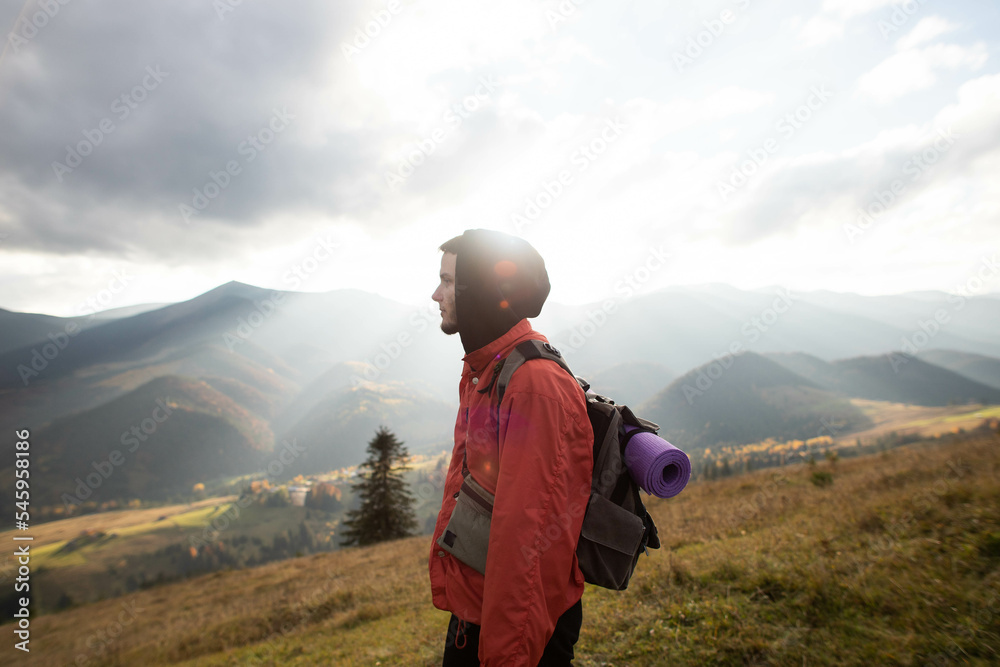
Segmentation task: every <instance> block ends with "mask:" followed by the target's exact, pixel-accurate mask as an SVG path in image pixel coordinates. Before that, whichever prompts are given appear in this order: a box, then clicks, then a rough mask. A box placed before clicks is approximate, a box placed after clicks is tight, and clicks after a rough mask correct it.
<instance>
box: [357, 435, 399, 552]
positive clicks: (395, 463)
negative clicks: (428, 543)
mask: <svg viewBox="0 0 1000 667" xmlns="http://www.w3.org/2000/svg"><path fill="white" fill-rule="evenodd" d="M408 455H409V453H408V452H407V451H406V447H404V446H403V443H401V442H399V441H398V440H397V439H396V436H395V435H394V434H393V433H392V431H390V430H389V429H387V428H385V427H384V426H382V427H379V429H378V431H376V433H375V437H374V438H372V440H371V441H370V442H369V443H368V458H367V459H366V460H365V462H364V463H362V464H361V465H360V466H359V471H358V472H359V475H360V476H361V481H359V482H358V483H357V484H355V485H354V487H353V488H354V491H355V492H356V493H357V494H358V496H360V498H361V507H359V508H358V509H356V510H351V511H349V512H348V513H347V518H346V519H344V526H345V530H344V533H343V537H344V540H343V544H344V546H351V545H358V546H365V545H368V544H375V543H376V542H384V541H386V540H396V539H399V538H401V537H407V536H409V535H412V534H413V531H414V530H415V529H416V527H417V520H416V516H415V515H414V512H413V496H412V495H411V494H410V491H409V489H407V487H406V482H405V481H404V480H403V475H402V473H403V472H405V471H406V470H409V469H410V468H409V467H408V466H407V465H406V464H405V461H406V457H407V456H408Z"/></svg>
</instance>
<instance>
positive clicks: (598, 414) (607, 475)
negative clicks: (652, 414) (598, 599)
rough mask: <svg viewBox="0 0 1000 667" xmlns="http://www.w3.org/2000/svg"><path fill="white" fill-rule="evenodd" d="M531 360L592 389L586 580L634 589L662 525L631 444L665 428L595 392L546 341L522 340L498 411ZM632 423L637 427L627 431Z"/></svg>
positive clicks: (510, 361) (500, 386) (583, 560)
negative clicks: (648, 502)
mask: <svg viewBox="0 0 1000 667" xmlns="http://www.w3.org/2000/svg"><path fill="white" fill-rule="evenodd" d="M531 359H550V360H551V361H554V362H556V363H557V364H559V365H560V366H562V367H563V369H565V370H566V372H567V373H569V374H570V377H572V378H573V379H575V380H576V381H577V382H578V383H579V385H580V387H581V388H582V389H583V391H584V392H585V393H586V396H587V416H588V417H589V418H590V424H591V426H592V427H593V429H594V475H593V479H592V482H591V490H590V500H589V501H588V503H587V511H586V514H584V517H583V528H582V530H581V531H580V542H579V544H578V545H577V549H576V557H577V560H578V561H579V563H580V570H581V571H582V572H583V577H584V580H585V581H587V582H588V583H591V584H595V585H597V586H602V587H604V588H610V589H612V590H618V591H623V590H625V589H626V588H628V582H629V579H630V578H631V576H632V572H633V571H634V570H635V565H636V563H637V562H638V560H639V554H641V553H647V554H648V549H659V548H660V540H659V537H658V536H657V533H656V524H654V523H653V519H652V517H651V516H650V515H649V512H648V511H646V506H645V505H643V503H642V498H640V496H639V485H638V484H636V483H635V480H633V479H632V475H631V474H629V471H628V469H627V468H626V467H625V446H626V445H627V444H628V441H629V439H631V437H632V436H633V435H635V434H636V433H641V432H643V431H648V432H650V433H656V432H658V431H659V430H660V427H659V426H658V425H657V424H654V423H653V422H651V421H648V420H646V419H642V418H640V417H636V416H635V414H634V413H633V412H632V411H631V410H630V409H629V408H628V407H627V406H624V405H616V404H615V402H614V401H613V400H612V399H610V398H608V397H607V396H602V395H600V394H596V393H594V392H591V391H589V389H590V384H589V383H588V382H587V381H586V380H584V379H582V378H578V377H576V376H575V375H573V371H571V370H570V368H569V365H567V363H566V360H565V359H563V356H562V353H561V352H559V350H557V349H556V348H555V347H553V346H552V345H551V344H549V343H546V342H543V341H540V340H527V341H524V342H523V343H520V344H519V345H517V347H515V348H514V351H513V352H511V353H510V354H509V355H508V356H507V357H506V358H505V359H504V360H503V362H502V363H503V366H502V367H501V372H500V377H499V379H498V380H497V402H496V405H497V411H498V412H499V409H500V402H501V401H502V400H503V395H504V392H505V391H506V389H507V385H508V383H510V378H511V376H512V375H514V372H515V371H516V370H517V369H518V368H520V367H521V365H522V364H523V363H524V362H526V361H529V360H531ZM498 423H499V422H498ZM626 426H634V427H636V428H635V429H634V430H632V431H630V432H628V433H626V432H625V427H626Z"/></svg>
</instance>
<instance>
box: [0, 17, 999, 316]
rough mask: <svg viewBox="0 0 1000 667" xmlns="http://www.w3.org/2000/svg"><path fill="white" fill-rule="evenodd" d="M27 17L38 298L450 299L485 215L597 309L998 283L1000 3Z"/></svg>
mask: <svg viewBox="0 0 1000 667" xmlns="http://www.w3.org/2000/svg"><path fill="white" fill-rule="evenodd" d="M0 8H2V9H0V22H2V25H4V26H6V27H7V28H8V29H9V32H8V33H7V35H6V39H5V42H4V50H3V55H2V56H0V128H3V131H2V132H0V286H2V288H0V307H2V308H6V309H9V310H15V311H22V312H41V313H48V314H52V315H60V316H69V315H77V314H83V313H86V312H91V308H90V307H89V306H87V305H86V304H87V303H88V299H89V300H90V303H91V304H92V303H93V299H94V298H95V296H97V295H100V296H101V301H100V305H101V306H102V307H106V308H114V307H121V306H128V305H132V304H141V303H164V302H176V301H181V300H185V299H189V298H192V297H194V296H196V295H198V294H201V293H203V292H205V291H208V290H210V289H212V288H214V287H216V286H218V285H220V284H223V283H226V282H228V281H231V280H237V281H240V282H245V283H249V284H252V285H257V286H260V287H265V288H269V289H282V290H299V291H307V292H323V291H328V290H334V289H342V288H356V289H363V290H367V291H370V292H375V293H378V294H380V295H382V296H385V297H388V298H390V299H394V300H396V301H400V302H403V303H411V304H414V305H426V304H427V303H428V302H429V298H430V294H431V293H432V292H433V290H434V288H435V287H436V283H437V272H438V267H439V262H440V252H439V251H438V249H437V248H438V246H439V245H440V244H441V243H442V242H444V241H445V240H447V239H449V238H451V237H452V236H455V235H457V234H461V233H462V231H463V230H465V229H468V228H477V227H486V228H492V229H500V230H503V231H507V232H509V233H512V234H517V235H519V236H523V237H524V238H526V239H527V240H528V241H529V242H531V243H532V244H533V245H534V246H535V247H536V248H537V249H538V250H539V252H540V253H541V254H542V256H543V257H544V258H545V261H546V266H547V268H548V271H549V276H550V281H551V283H552V291H551V293H550V297H549V298H550V300H554V301H558V302H562V303H569V304H574V303H586V302H594V301H597V300H600V299H603V298H607V297H611V296H614V295H616V294H624V293H625V291H626V290H625V289H624V288H623V285H624V284H629V285H631V286H632V287H633V288H634V289H630V290H629V293H636V292H638V291H639V290H648V291H652V290H656V289H663V288H673V287H677V286H685V285H699V284H706V283H726V284H730V285H733V286H735V287H738V288H741V289H762V288H765V287H769V286H773V285H781V286H784V287H787V288H789V289H792V290H798V291H812V290H833V291H838V292H857V293H861V294H897V293H904V292H908V291H917V290H941V291H955V290H956V289H959V287H960V286H962V285H968V284H969V279H970V277H971V276H976V275H978V276H979V277H980V278H981V279H982V280H981V281H978V282H976V283H975V284H976V285H977V289H980V290H981V291H982V292H983V293H987V292H997V291H1000V269H997V268H996V267H997V265H996V253H997V252H998V251H1000V247H998V246H1000V233H998V231H1000V229H998V227H1000V225H998V214H1000V188H998V187H997V186H996V183H998V182H1000V57H998V56H1000V54H998V36H1000V5H998V4H997V3H983V2H971V1H959V2H950V3H945V2H941V1H940V0H923V1H921V0H909V1H908V2H895V3H894V2H888V1H883V0H868V1H863V0H819V1H809V0H807V1H802V0H799V1H797V2H792V1H791V0H724V1H721V2H716V1H709V2H705V1H702V2H694V1H691V2H670V3H665V2H661V1H653V0H650V1H643V2H614V3H612V2H598V1H596V0H594V1H591V0H576V1H574V0H563V1H562V2H558V1H556V0H541V1H538V0H535V1H511V2H503V3H495V2H489V3H488V2H481V1H469V0H465V1H462V2H459V1H441V2H434V3H432V2H426V1H423V2H422V1H419V0H414V1H403V0H391V1H381V0H376V1H374V2H353V1H347V2H337V3H329V2H318V1H312V0H299V1H291V2H283V3H276V2H264V1H263V0H211V1H210V0H200V1H198V2H194V1H189V0H173V1H172V2H169V3H159V2H135V1H132V2H125V1H123V0H105V1H103V2H95V1H92V0H60V1H59V2H56V1H55V0H51V1H49V0H40V1H37V2H36V1H34V0H30V1H29V2H22V1H21V0H4V1H3V3H2V4H0ZM990 183H993V184H994V185H993V186H990ZM980 284H981V285H982V286H981V287H978V286H979V285H980Z"/></svg>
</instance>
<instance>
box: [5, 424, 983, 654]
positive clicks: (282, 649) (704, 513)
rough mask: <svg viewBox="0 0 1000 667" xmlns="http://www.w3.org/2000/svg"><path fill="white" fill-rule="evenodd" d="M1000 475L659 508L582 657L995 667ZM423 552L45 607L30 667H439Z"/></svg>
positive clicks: (708, 496)
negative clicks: (644, 547)
mask: <svg viewBox="0 0 1000 667" xmlns="http://www.w3.org/2000/svg"><path fill="white" fill-rule="evenodd" d="M998 476H1000V435H998V434H997V433H996V432H995V431H978V432H976V433H974V434H959V435H952V436H947V437H944V438H942V439H940V440H937V441H933V442H927V443H916V444H912V445H908V446H905V447H901V448H898V449H895V450H891V451H889V452H886V453H884V454H876V455H873V456H867V457H858V458H852V459H842V460H840V461H833V462H831V461H824V462H821V463H819V464H817V465H816V466H809V465H802V464H800V465H795V466H788V467H784V468H777V469H770V470H760V471H756V472H753V473H749V474H746V475H741V476H736V477H731V478H726V479H721V480H717V481H712V482H701V483H696V484H692V485H690V486H689V487H688V488H687V489H686V490H685V491H684V493H683V494H681V495H680V496H679V497H677V498H675V499H672V500H670V501H653V502H650V503H649V504H650V510H651V512H652V513H653V515H654V518H655V519H656V521H657V524H658V526H659V527H660V534H661V539H662V541H663V543H664V548H663V549H661V550H659V551H652V552H650V556H649V557H643V558H642V559H640V562H639V567H638V568H637V571H636V575H635V577H634V578H633V580H632V584H631V585H630V588H629V590H628V591H626V592H623V593H616V592H612V591H606V590H602V589H597V588H593V587H588V590H587V592H586V594H585V596H584V626H583V633H582V637H581V639H580V642H579V643H578V645H577V658H578V659H577V661H576V664H578V665H584V666H597V665H616V666H623V665H662V664H679V665H703V664H722V665H747V664H760V665H764V664H775V665H802V664H809V665H840V664H862V663H869V664H886V665H918V664H919V665H924V664H934V665H944V664H980V665H987V664H996V662H997V660H998V659H1000V655H998V652H1000V477H998ZM827 480H828V481H827ZM428 550H429V541H428V537H426V536H422V537H415V538H410V539H405V540H400V541H398V542H394V543H390V544H387V545H383V546H379V547H369V548H356V549H347V550H343V551H340V552H336V553H328V554H317V555H314V556H309V557H304V558H298V559H291V560H287V561H283V562H279V563H271V564H268V565H263V566H260V567H256V568H252V569H247V570H241V571H224V572H217V573H214V574H211V575H206V576H202V577H198V578H197V579H192V580H187V581H182V582H178V583H174V584H170V585H166V586H159V587H155V588H152V589H149V590H142V591H137V592H135V593H132V594H129V595H128V596H126V597H123V598H119V599H112V600H104V601H101V602H97V603H93V604H89V605H86V606H83V607H79V608H73V609H69V610H67V611H64V612H61V613H57V614H50V615H45V616H41V617H38V618H35V619H33V621H32V625H31V628H32V639H33V641H32V652H31V655H30V657H29V658H28V660H26V661H25V663H26V664H40V665H41V664H45V665H49V664H66V665H68V664H72V663H73V661H74V660H75V659H77V656H83V657H84V658H86V659H87V660H88V662H87V663H86V664H88V665H91V666H92V665H113V664H122V665H132V664H143V665H160V664H163V665H166V664H181V665H192V666H194V665H272V664H273V665H279V664H280V665H286V664H287V665H329V664H337V665H377V664H380V665H435V664H440V653H441V648H442V643H443V633H444V629H445V626H446V623H447V616H448V615H447V613H445V612H441V611H438V610H435V609H434V608H433V607H432V606H431V604H430V595H429V591H428V582H427V574H426V556H427V553H428ZM123 624H124V627H123ZM5 650H7V649H5ZM81 660H82V659H81Z"/></svg>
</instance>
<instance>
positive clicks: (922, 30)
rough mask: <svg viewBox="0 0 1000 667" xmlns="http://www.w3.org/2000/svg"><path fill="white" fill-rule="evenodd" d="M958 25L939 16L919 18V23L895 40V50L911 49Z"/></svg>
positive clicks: (955, 28) (956, 27)
mask: <svg viewBox="0 0 1000 667" xmlns="http://www.w3.org/2000/svg"><path fill="white" fill-rule="evenodd" d="M959 27H960V26H959V25H958V24H957V23H952V22H950V21H948V20H946V19H943V18H941V17H940V16H928V17H927V18H924V19H921V20H920V23H918V24H917V25H915V26H914V27H913V30H911V31H910V32H908V33H907V34H906V35H904V36H903V37H900V38H899V40H897V41H896V50H897V51H906V50H908V49H912V48H914V47H917V46H920V45H921V44H925V43H927V42H929V41H931V40H932V39H934V38H935V37H940V36H941V35H944V34H947V33H949V32H952V31H954V30H957V29H958V28H959Z"/></svg>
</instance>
